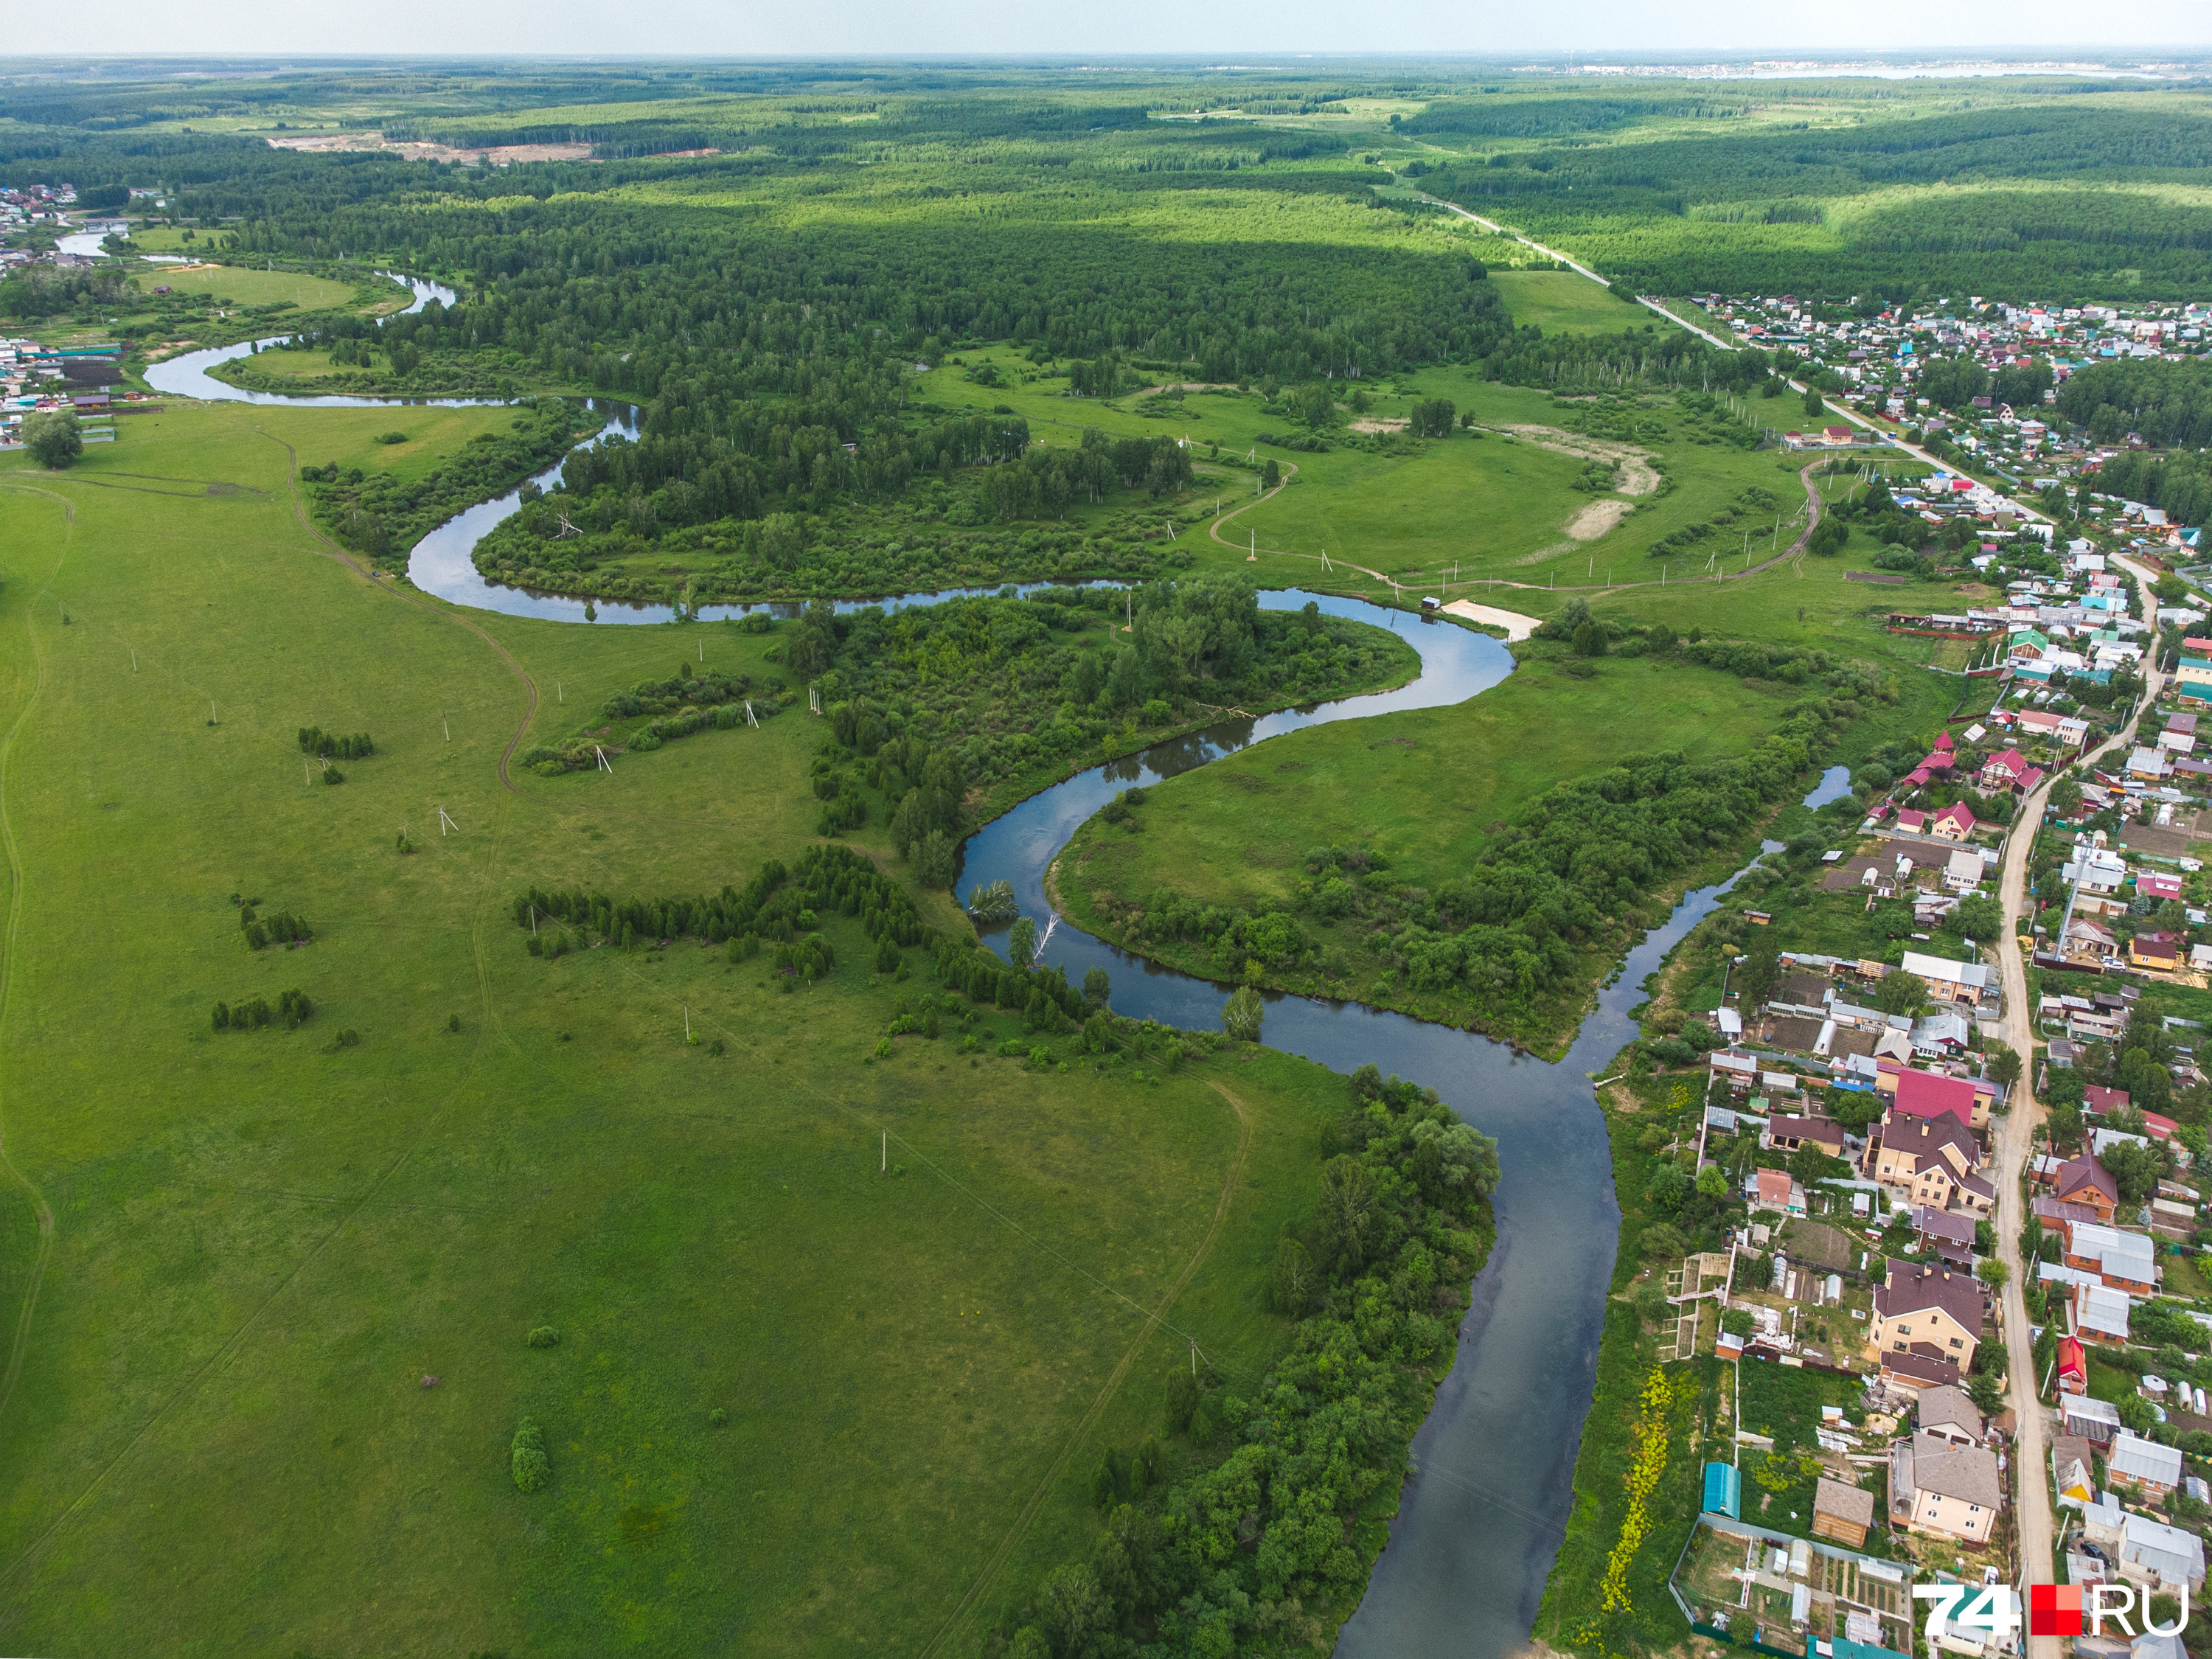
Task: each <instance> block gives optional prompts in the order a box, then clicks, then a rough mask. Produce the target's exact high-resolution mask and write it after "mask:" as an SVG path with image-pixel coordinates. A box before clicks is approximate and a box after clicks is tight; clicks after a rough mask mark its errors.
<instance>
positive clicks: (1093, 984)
mask: <svg viewBox="0 0 2212 1659" xmlns="http://www.w3.org/2000/svg"><path fill="white" fill-rule="evenodd" d="M1110 982H1111V981H1109V979H1108V978H1107V975H1106V970H1105V969H1103V968H1086V969H1084V970H1083V1000H1085V1002H1087V1003H1089V1004H1091V1006H1093V1007H1095V1008H1103V1007H1104V1006H1106V992H1107V988H1108V987H1109V984H1110Z"/></svg>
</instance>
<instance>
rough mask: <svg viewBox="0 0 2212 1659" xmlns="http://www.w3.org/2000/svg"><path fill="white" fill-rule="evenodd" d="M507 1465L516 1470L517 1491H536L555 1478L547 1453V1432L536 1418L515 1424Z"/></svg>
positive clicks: (515, 1482)
mask: <svg viewBox="0 0 2212 1659" xmlns="http://www.w3.org/2000/svg"><path fill="white" fill-rule="evenodd" d="M507 1467H508V1468H510V1469H511V1470H512V1471H513V1474H514V1489H515V1490H516V1491H517V1492H536V1491H537V1490H538V1488H540V1487H541V1486H544V1484H545V1483H546V1482H547V1481H548V1480H551V1479H552V1478H553V1464H552V1461H551V1460H550V1458H548V1457H547V1456H546V1455H545V1432H544V1430H542V1429H540V1428H539V1427H538V1419H536V1418H534V1417H526V1418H524V1419H522V1421H521V1422H520V1423H519V1424H517V1425H515V1430H514V1443H513V1446H512V1447H511V1448H510V1449H509V1450H508V1453H507Z"/></svg>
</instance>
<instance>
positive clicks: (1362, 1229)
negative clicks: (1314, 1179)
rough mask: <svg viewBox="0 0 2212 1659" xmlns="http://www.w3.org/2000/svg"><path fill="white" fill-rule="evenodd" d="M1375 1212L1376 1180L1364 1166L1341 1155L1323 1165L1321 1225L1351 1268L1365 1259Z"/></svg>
mask: <svg viewBox="0 0 2212 1659" xmlns="http://www.w3.org/2000/svg"><path fill="white" fill-rule="evenodd" d="M1375 1209H1376V1193H1375V1177H1374V1176H1373V1175H1372V1174H1370V1172H1369V1170H1368V1168H1367V1166H1366V1165H1365V1164H1362V1163H1361V1162H1360V1161H1359V1160H1358V1158H1353V1157H1351V1156H1350V1155H1349V1154H1346V1153H1342V1152H1340V1153H1339V1154H1338V1155H1337V1156H1336V1157H1334V1158H1331V1159H1329V1161H1328V1163H1327V1164H1323V1165H1322V1171H1321V1220H1322V1227H1323V1228H1325V1229H1326V1230H1327V1231H1328V1237H1329V1239H1330V1242H1331V1243H1334V1245H1335V1246H1336V1249H1337V1253H1338V1254H1339V1255H1342V1256H1343V1257H1345V1258H1346V1260H1347V1261H1349V1262H1350V1263H1351V1265H1352V1267H1358V1266H1359V1264H1360V1262H1361V1261H1364V1259H1365V1256H1366V1252H1367V1236H1368V1233H1369V1231H1370V1230H1371V1229H1372V1228H1373V1226H1374V1225H1375V1219H1376V1216H1375Z"/></svg>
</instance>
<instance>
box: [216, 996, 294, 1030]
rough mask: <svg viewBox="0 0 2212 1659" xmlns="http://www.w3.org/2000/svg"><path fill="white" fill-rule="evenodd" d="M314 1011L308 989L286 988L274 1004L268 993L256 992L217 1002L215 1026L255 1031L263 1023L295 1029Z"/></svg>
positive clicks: (218, 1028)
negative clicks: (249, 998)
mask: <svg viewBox="0 0 2212 1659" xmlns="http://www.w3.org/2000/svg"><path fill="white" fill-rule="evenodd" d="M314 1012H315V1005H314V1004H313V1003H312V1002H310V1001H308V1000H307V993H306V992H305V991H296V990H295V991H286V992H283V993H282V994H280V995H279V996H278V997H277V999H276V1006H275V1007H274V1008H271V1007H270V1006H269V999H268V998H267V997H261V996H257V997H255V998H254V999H253V1000H252V1001H250V1002H240V1003H238V1004H235V1005H233V1004H230V1003H226V1002H218V1003H216V1006H215V1029H216V1030H218V1031H255V1030H260V1029H261V1027H263V1026H264V1025H282V1026H283V1028H284V1029H285V1030H288V1031H290V1030H297V1029H298V1028H299V1027H300V1026H301V1025H304V1024H307V1020H308V1019H309V1018H310V1017H311V1016H313V1013H314Z"/></svg>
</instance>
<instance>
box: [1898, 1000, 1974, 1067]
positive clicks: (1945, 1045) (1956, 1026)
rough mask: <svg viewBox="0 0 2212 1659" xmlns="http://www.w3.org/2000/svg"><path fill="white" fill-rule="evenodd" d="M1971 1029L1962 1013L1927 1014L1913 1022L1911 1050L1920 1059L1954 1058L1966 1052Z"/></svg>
mask: <svg viewBox="0 0 2212 1659" xmlns="http://www.w3.org/2000/svg"><path fill="white" fill-rule="evenodd" d="M1971 1031H1972V1028H1971V1027H1969V1026H1968V1025H1967V1024H1966V1016H1965V1015H1964V1014H1958V1013H1953V1012H1949V1011H1948V1010H1946V1011H1945V1012H1942V1013H1936V1014H1929V1015H1928V1016H1927V1017H1926V1018H1923V1019H1918V1020H1916V1021H1914V1022H1913V1025H1912V1052H1913V1053H1914V1054H1916V1055H1917V1056H1918V1057H1919V1058H1920V1059H1922V1060H1955V1059H1956V1058H1957V1057H1958V1056H1959V1055H1960V1054H1964V1053H1966V1040H1967V1037H1968V1036H1970V1035H1971Z"/></svg>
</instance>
